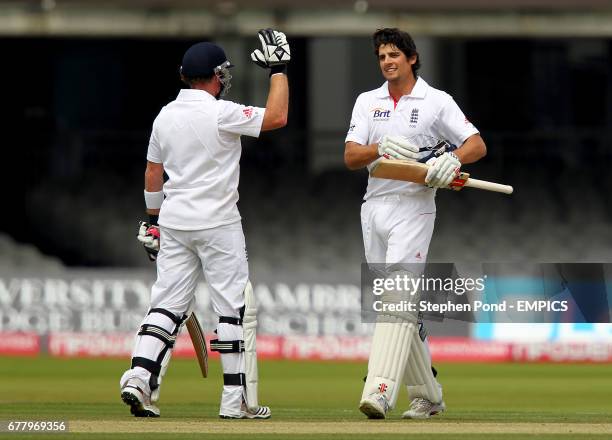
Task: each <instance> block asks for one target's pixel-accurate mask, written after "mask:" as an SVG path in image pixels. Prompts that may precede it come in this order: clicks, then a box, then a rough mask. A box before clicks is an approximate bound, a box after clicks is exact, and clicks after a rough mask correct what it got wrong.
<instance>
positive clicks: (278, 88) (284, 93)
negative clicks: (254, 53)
mask: <svg viewBox="0 0 612 440" xmlns="http://www.w3.org/2000/svg"><path fill="white" fill-rule="evenodd" d="M288 114H289V81H288V80H287V75H284V74H276V75H272V76H271V77H270V91H269V92H268V100H267V101H266V112H265V113H264V120H263V124H262V126H261V130H262V131H266V130H274V129H275V128H281V127H284V126H285V125H287V116H288Z"/></svg>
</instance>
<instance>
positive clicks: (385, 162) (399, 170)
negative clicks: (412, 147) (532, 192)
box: [370, 159, 514, 194]
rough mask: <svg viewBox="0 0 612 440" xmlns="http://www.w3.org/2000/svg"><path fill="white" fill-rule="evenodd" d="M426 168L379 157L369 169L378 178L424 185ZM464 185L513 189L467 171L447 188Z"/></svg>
mask: <svg viewBox="0 0 612 440" xmlns="http://www.w3.org/2000/svg"><path fill="white" fill-rule="evenodd" d="M427 170H429V165H426V164H424V163H420V162H414V161H410V160H392V159H380V160H379V161H378V162H377V163H376V164H375V165H374V167H373V168H372V170H371V171H370V175H371V176H372V177H377V178H379V179H393V180H403V181H405V182H414V183H420V184H422V185H424V184H425V176H427ZM464 186H467V187H471V188H478V189H482V190H485V191H494V192H500V193H504V194H512V192H513V191H514V189H513V188H512V187H511V186H510V185H502V184H500V183H495V182H488V181H486V180H477V179H472V178H470V175H469V173H465V172H461V173H459V175H458V176H457V178H456V179H455V181H453V183H451V185H450V187H449V189H454V190H456V191H458V190H460V189H461V188H463V187H464Z"/></svg>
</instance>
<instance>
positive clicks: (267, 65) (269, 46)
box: [251, 29, 291, 75]
mask: <svg viewBox="0 0 612 440" xmlns="http://www.w3.org/2000/svg"><path fill="white" fill-rule="evenodd" d="M258 36H259V41H261V50H259V49H255V50H254V51H253V52H251V60H252V61H253V62H254V63H255V64H257V65H258V66H259V67H263V68H264V69H270V75H272V74H274V73H285V70H286V69H287V63H288V62H289V61H291V50H290V48H289V43H288V42H287V37H286V36H285V34H284V33H282V32H280V31H275V30H274V29H261V30H260V31H259V33H258Z"/></svg>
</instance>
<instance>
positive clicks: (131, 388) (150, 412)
mask: <svg viewBox="0 0 612 440" xmlns="http://www.w3.org/2000/svg"><path fill="white" fill-rule="evenodd" d="M144 389H145V386H144V384H143V383H142V381H141V380H140V379H136V378H134V379H130V380H128V381H127V382H126V384H125V385H124V386H123V388H121V400H123V402H124V403H125V404H126V405H128V406H129V407H130V412H131V413H132V414H133V415H134V416H135V417H159V408H158V407H156V406H155V405H153V404H152V403H151V397H150V396H148V395H147V394H146V393H145V391H144Z"/></svg>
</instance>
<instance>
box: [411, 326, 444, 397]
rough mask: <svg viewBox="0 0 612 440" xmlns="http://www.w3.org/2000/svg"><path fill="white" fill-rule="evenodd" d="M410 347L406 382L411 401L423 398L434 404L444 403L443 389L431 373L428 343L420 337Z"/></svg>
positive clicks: (416, 337)
mask: <svg viewBox="0 0 612 440" xmlns="http://www.w3.org/2000/svg"><path fill="white" fill-rule="evenodd" d="M414 339H415V340H414V341H413V342H412V345H411V347H410V355H409V356H408V364H407V365H406V371H405V373H404V382H405V383H406V388H407V389H408V395H409V396H410V399H414V398H417V397H421V398H423V399H427V400H429V401H430V402H433V403H440V402H442V387H441V386H440V384H439V383H438V381H437V380H436V378H435V377H434V375H433V373H432V371H431V356H430V354H429V349H428V347H427V342H426V341H422V340H421V338H419V337H418V335H415V338H414Z"/></svg>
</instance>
